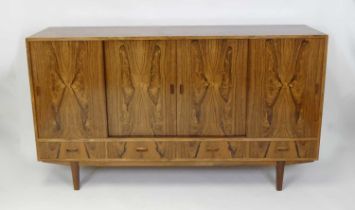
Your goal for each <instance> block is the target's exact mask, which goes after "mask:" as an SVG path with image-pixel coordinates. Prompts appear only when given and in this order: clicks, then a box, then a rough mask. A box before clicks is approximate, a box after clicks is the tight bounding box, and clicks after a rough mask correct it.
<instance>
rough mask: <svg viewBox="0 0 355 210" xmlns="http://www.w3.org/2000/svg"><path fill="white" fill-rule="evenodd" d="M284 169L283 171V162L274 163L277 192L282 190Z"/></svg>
mask: <svg viewBox="0 0 355 210" xmlns="http://www.w3.org/2000/svg"><path fill="white" fill-rule="evenodd" d="M284 169H285V161H277V162H276V190H277V191H281V190H282V184H283V179H284Z"/></svg>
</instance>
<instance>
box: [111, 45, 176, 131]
mask: <svg viewBox="0 0 355 210" xmlns="http://www.w3.org/2000/svg"><path fill="white" fill-rule="evenodd" d="M175 50H176V49H175V42H164V41H160V42H156V41H124V42H123V41H108V42H105V54H106V66H107V69H106V73H107V77H106V78H107V94H108V98H107V99H108V101H107V103H108V122H109V123H108V124H109V134H110V136H127V135H136V136H164V135H176V95H175V94H174V93H172V92H171V87H172V86H173V88H174V87H175V84H176V70H175V65H176V64H175V63H176V62H175Z"/></svg>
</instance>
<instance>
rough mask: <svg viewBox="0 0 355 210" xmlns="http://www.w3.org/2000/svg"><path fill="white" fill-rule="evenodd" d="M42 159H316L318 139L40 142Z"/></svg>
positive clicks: (39, 149)
mask: <svg viewBox="0 0 355 210" xmlns="http://www.w3.org/2000/svg"><path fill="white" fill-rule="evenodd" d="M37 150H38V158H39V159H40V160H85V161H87V160H112V159H117V160H203V159H206V160H228V159H247V158H250V159H287V160H297V159H316V158H317V156H318V144H317V141H103V142H100V141H95V142H90V141H82V142H74V141H73V142H69V141H67V142H37Z"/></svg>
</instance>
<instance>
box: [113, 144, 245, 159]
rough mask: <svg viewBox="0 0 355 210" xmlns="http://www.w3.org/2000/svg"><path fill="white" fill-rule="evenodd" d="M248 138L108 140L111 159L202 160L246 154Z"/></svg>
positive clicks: (243, 155)
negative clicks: (232, 140) (239, 140)
mask: <svg viewBox="0 0 355 210" xmlns="http://www.w3.org/2000/svg"><path fill="white" fill-rule="evenodd" d="M246 145H247V142H227V141H154V140H153V139H152V141H126V142H120V141H116V142H108V143H107V154H108V158H110V159H125V160H199V159H233V158H244V157H246V156H247V150H246Z"/></svg>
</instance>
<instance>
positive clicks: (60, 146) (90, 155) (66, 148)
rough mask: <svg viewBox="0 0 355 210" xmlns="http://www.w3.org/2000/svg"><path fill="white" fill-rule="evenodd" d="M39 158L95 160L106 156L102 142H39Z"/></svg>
mask: <svg viewBox="0 0 355 210" xmlns="http://www.w3.org/2000/svg"><path fill="white" fill-rule="evenodd" d="M37 150H38V158H39V159H43V160H46V159H52V160H95V159H104V158H105V157H106V148H105V143H104V142H39V143H38V144H37Z"/></svg>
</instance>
